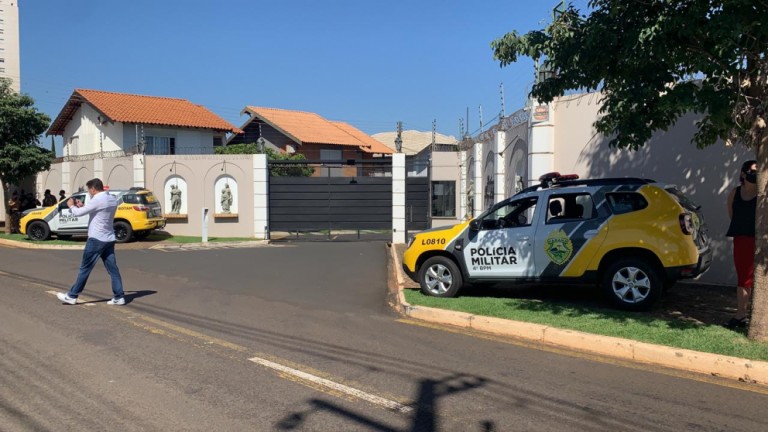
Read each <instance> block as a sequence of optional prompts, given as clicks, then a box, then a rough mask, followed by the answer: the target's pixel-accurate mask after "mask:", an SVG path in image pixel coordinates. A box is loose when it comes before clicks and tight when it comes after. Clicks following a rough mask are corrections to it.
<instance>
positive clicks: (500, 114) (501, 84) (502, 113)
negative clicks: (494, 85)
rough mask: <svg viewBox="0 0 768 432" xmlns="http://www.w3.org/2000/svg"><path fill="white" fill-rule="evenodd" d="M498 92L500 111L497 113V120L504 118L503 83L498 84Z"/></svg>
mask: <svg viewBox="0 0 768 432" xmlns="http://www.w3.org/2000/svg"><path fill="white" fill-rule="evenodd" d="M499 94H500V95H501V112H500V113H499V122H501V121H503V120H504V115H505V114H504V83H500V84H499Z"/></svg>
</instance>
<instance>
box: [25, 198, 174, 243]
mask: <svg viewBox="0 0 768 432" xmlns="http://www.w3.org/2000/svg"><path fill="white" fill-rule="evenodd" d="M107 192H108V193H109V194H111V195H114V196H116V197H117V198H118V200H119V203H120V205H119V206H118V207H117V211H116V212H115V224H114V228H115V239H116V241H117V242H118V243H125V242H128V241H131V240H133V239H142V238H145V237H147V236H149V234H151V233H152V230H155V229H161V228H164V227H165V223H166V220H165V218H164V217H163V212H162V209H161V207H160V203H159V202H158V201H157V199H156V198H155V196H154V194H152V192H151V191H149V190H147V189H144V188H130V189H110V190H107ZM71 198H74V199H75V200H80V201H82V202H83V203H84V204H85V203H87V202H88V201H89V200H90V199H91V198H90V195H89V194H88V192H78V193H75V194H73V195H72V196H71ZM89 218H90V216H88V215H85V216H73V215H72V214H71V213H70V211H69V209H68V208H67V201H66V200H64V201H61V202H59V203H58V204H56V205H54V206H50V207H45V208H36V209H32V210H27V211H25V212H24V213H23V215H22V217H21V220H20V221H19V230H20V231H21V233H22V234H26V235H27V236H28V237H29V238H30V239H31V240H36V241H42V240H47V239H48V238H49V237H50V236H51V234H55V235H56V236H57V237H58V238H59V239H68V238H71V237H72V236H73V235H86V234H88V220H89Z"/></svg>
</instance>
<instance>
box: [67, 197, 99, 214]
mask: <svg viewBox="0 0 768 432" xmlns="http://www.w3.org/2000/svg"><path fill="white" fill-rule="evenodd" d="M67 206H68V207H69V211H70V213H72V216H85V215H87V214H91V213H93V212H95V211H96V210H98V209H99V205H98V204H97V203H96V200H95V199H93V198H91V199H90V200H88V204H86V205H84V206H82V207H78V206H76V205H74V202H72V198H70V199H69V201H67Z"/></svg>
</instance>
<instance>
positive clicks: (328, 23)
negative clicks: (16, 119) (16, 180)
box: [19, 0, 586, 136]
mask: <svg viewBox="0 0 768 432" xmlns="http://www.w3.org/2000/svg"><path fill="white" fill-rule="evenodd" d="M19 3H20V9H19V14H20V21H21V23H20V25H21V74H22V92H25V93H28V94H30V95H31V96H32V97H33V98H34V99H35V100H36V102H37V106H38V107H39V109H40V110H41V111H43V112H45V113H47V114H48V115H50V116H51V118H52V119H53V118H55V117H56V115H57V114H58V112H59V111H60V109H61V108H62V107H63V105H64V103H65V102H66V100H67V98H68V97H69V96H70V95H71V93H72V91H73V90H74V89H75V88H87V89H96V90H106V91H116V92H127V93H136V94H145V95H152V96H167V97H178V98H184V99H188V100H190V101H192V102H194V103H197V104H201V105H204V106H206V107H207V108H209V109H211V110H212V111H214V112H215V113H217V114H218V115H220V116H222V117H223V118H225V119H226V120H228V121H230V122H232V123H233V124H235V125H236V126H240V125H241V124H242V123H243V122H244V121H245V117H241V116H240V111H241V110H242V109H243V107H245V106H246V105H256V106H265V107H273V108H284V109H293V110H302V111H312V112H316V113H318V114H320V115H322V116H324V117H326V118H328V119H330V120H339V121H345V122H348V123H350V124H352V125H354V126H356V127H358V128H360V129H361V130H363V131H364V132H366V133H369V134H374V133H377V132H383V131H390V130H394V128H395V123H396V122H397V121H398V120H401V121H402V122H403V125H404V128H405V129H418V130H424V131H429V130H431V128H432V120H433V119H436V120H437V130H438V132H440V133H444V134H447V135H454V136H458V133H459V119H460V118H465V117H466V114H467V108H469V119H468V125H469V130H470V132H475V133H476V132H477V131H478V129H479V126H480V118H479V106H481V105H482V109H483V120H484V122H485V123H486V124H489V123H490V122H491V120H492V119H493V118H494V117H496V116H497V115H498V114H499V111H500V110H501V96H500V93H499V84H501V83H503V84H504V92H505V96H506V113H507V114H510V113H511V112H513V111H515V110H517V109H519V108H521V107H522V106H523V104H524V102H525V97H526V94H527V92H528V90H529V87H530V84H531V83H532V81H533V64H532V62H531V61H530V60H529V59H523V60H522V61H520V62H518V63H517V64H515V65H511V66H507V67H505V68H500V67H499V64H498V63H497V62H495V61H494V60H493V57H492V52H491V49H490V42H491V41H492V40H493V39H495V38H497V37H500V36H502V35H503V34H505V33H506V32H508V31H511V30H513V29H514V30H518V31H520V32H525V31H528V30H531V29H534V28H541V27H542V26H543V25H544V24H545V23H546V22H548V21H549V20H550V19H551V11H552V7H553V6H555V5H556V4H557V3H558V2H557V1H555V0H551V1H517V0H506V1H497V0H484V1H481V2H479V1H468V0H443V1H438V0H425V1H418V0H411V1H405V0H389V1H374V0H325V1H320V0H315V1H311V0H292V1H286V0H281V1H258V0H216V1H212V0H130V1H108V0H68V1H61V0H19ZM574 3H575V4H576V5H577V7H581V8H583V7H585V5H586V0H577V1H575V2H574Z"/></svg>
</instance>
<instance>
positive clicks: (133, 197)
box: [122, 193, 155, 205]
mask: <svg viewBox="0 0 768 432" xmlns="http://www.w3.org/2000/svg"><path fill="white" fill-rule="evenodd" d="M122 198H123V202H124V203H126V204H144V205H146V204H149V203H152V202H154V201H155V200H154V197H152V198H153V199H152V200H149V199H147V195H145V194H142V195H139V194H133V193H127V194H125V195H123V197H122Z"/></svg>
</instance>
